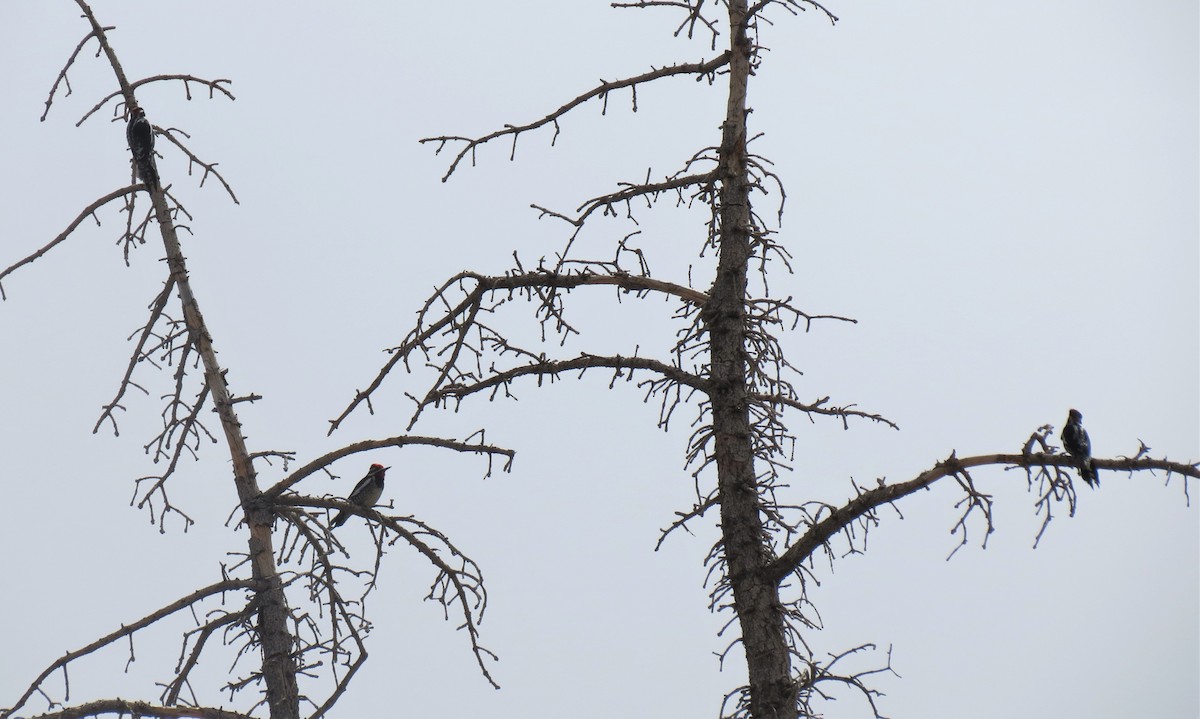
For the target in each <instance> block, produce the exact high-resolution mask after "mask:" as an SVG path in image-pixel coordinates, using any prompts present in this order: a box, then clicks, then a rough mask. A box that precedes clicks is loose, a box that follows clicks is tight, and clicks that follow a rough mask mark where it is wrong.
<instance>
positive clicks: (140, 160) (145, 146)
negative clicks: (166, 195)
mask: <svg viewBox="0 0 1200 719" xmlns="http://www.w3.org/2000/svg"><path fill="white" fill-rule="evenodd" d="M125 140H126V141H127V142H128V143H129V151H130V152H132V153H133V164H134V166H135V167H137V174H138V177H140V178H142V182H144V183H146V192H153V191H154V190H155V189H157V188H158V170H157V169H155V167H154V128H153V127H151V125H150V121H149V120H147V119H146V111H145V110H143V109H142V108H140V107H135V108H133V112H132V113H130V116H129V124H128V125H126V126H125Z"/></svg>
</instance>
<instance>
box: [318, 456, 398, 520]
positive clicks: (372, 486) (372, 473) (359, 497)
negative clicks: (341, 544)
mask: <svg viewBox="0 0 1200 719" xmlns="http://www.w3.org/2000/svg"><path fill="white" fill-rule="evenodd" d="M389 469H391V467H384V466H383V465H382V464H372V465H371V469H369V470H367V476H365V477H363V478H362V479H360V480H359V481H358V484H356V485H354V490H353V491H352V492H350V496H349V497H346V501H348V502H350V503H351V504H356V505H358V506H360V507H362V508H363V509H370V508H371V507H374V506H375V503H376V502H378V501H379V497H380V495H382V494H383V475H384V473H385V472H387V471H388V470H389ZM349 518H350V511H349V510H346V509H343V510H342V511H341V512H338V516H336V517H334V518H333V523H332V524H331V525H330V526H331V527H340V526H342V525H343V524H345V523H346V520H347V519H349Z"/></svg>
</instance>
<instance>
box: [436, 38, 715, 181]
mask: <svg viewBox="0 0 1200 719" xmlns="http://www.w3.org/2000/svg"><path fill="white" fill-rule="evenodd" d="M728 63H729V53H722V54H721V55H718V56H717V57H715V58H713V59H711V60H705V61H703V62H696V63H683V64H679V65H669V66H667V67H663V68H659V69H657V70H653V69H652V70H650V71H649V72H644V73H642V74H641V75H635V76H633V77H627V78H623V79H621V80H614V81H612V82H609V81H606V80H601V81H600V84H599V85H597V86H595V87H593V88H592V89H591V90H588V91H587V92H585V93H583V94H582V95H579V96H578V97H576V98H575V99H573V100H571V101H569V102H567V103H566V104H565V105H563V106H561V107H559V108H558V109H557V110H555V111H553V112H551V113H550V114H548V115H546V116H545V117H543V118H541V119H540V120H534V121H533V122H530V123H528V124H526V125H505V127H504V129H503V130H496V131H495V132H492V133H489V134H487V135H483V136H482V137H477V138H470V137H462V136H458V135H442V136H439V137H426V138H423V139H421V140H420V142H421V143H422V144H424V143H427V142H436V143H438V147H437V150H436V151H435V152H436V153H441V151H442V150H443V149H444V148H445V147H446V145H447V144H448V143H451V142H461V143H463V148H462V149H461V150H459V152H458V154H457V155H455V157H454V161H453V162H451V163H450V169H448V170H447V171H446V174H445V175H443V176H442V182H446V181H447V180H449V179H450V176H451V175H453V174H454V171H455V169H457V168H458V164H459V163H460V162H462V159H463V158H464V157H466V156H467V154H468V153H470V154H471V157H472V164H474V156H475V148H477V147H479V146H480V145H484V144H487V143H489V142H491V141H492V140H495V139H498V138H501V137H506V136H511V137H512V138H513V153H515V152H516V138H517V136H519V135H520V134H521V133H522V132H527V131H529V130H535V129H537V128H540V127H543V126H545V125H548V124H554V127H555V131H554V138H553V139H551V141H550V144H552V145H553V144H554V141H555V140H556V139H557V138H558V119H559V118H561V117H562V116H563V115H565V114H567V113H568V112H570V111H571V110H573V109H575V108H576V107H578V106H579V105H582V104H583V103H585V102H588V101H589V100H594V99H596V98H601V99H606V98H607V97H608V93H610V92H612V91H613V90H620V89H621V88H625V87H636V86H637V85H640V84H642V83H646V82H651V81H653V80H658V79H659V78H664V77H671V76H673V75H700V76H704V75H709V76H711V75H712V74H713V73H715V72H716V71H717V70H718V69H720V68H722V67H724V66H725V65H727V64H728ZM510 159H512V157H511V156H510Z"/></svg>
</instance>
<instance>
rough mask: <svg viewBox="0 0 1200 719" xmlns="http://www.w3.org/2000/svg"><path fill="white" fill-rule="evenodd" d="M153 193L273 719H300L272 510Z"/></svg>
mask: <svg viewBox="0 0 1200 719" xmlns="http://www.w3.org/2000/svg"><path fill="white" fill-rule="evenodd" d="M153 198H154V214H155V216H156V217H157V219H158V226H159V228H160V229H161V232H162V237H163V245H164V246H165V248H166V252H167V265H168V267H170V271H171V279H172V280H173V281H174V282H175V286H176V287H177V288H178V289H179V299H180V302H181V304H182V305H183V315H184V320H185V321H186V322H187V327H188V332H189V334H191V335H192V338H191V341H192V344H193V345H194V346H195V347H196V349H197V351H198V352H199V353H200V359H201V362H202V364H203V365H204V383H205V385H206V386H207V387H208V390H209V391H210V392H211V393H212V398H213V405H214V407H215V409H216V412H217V416H218V417H219V418H220V420H221V429H222V430H223V431H224V433H225V440H226V441H227V442H228V446H229V455H230V457H231V459H232V460H233V474H234V477H233V478H234V484H235V485H236V486H237V493H238V500H239V501H240V502H241V505H242V509H243V511H244V519H245V522H246V526H247V527H248V528H249V531H250V539H249V550H248V553H249V557H250V567H251V572H252V575H251V576H252V577H253V578H254V580H255V584H256V585H257V597H256V600H255V601H256V603H257V605H258V606H257V609H258V630H259V641H260V642H261V643H262V647H261V649H262V657H263V663H262V676H263V681H264V682H265V683H266V693H267V704H268V705H269V706H270V710H271V719H298V718H299V716H300V703H299V690H298V688H297V685H296V662H295V658H294V653H293V649H294V645H295V641H294V639H293V637H292V634H291V631H290V630H289V628H288V606H287V597H286V596H285V595H284V592H283V584H282V582H280V579H279V571H278V568H277V567H276V565H275V549H274V545H273V542H272V532H271V525H272V521H273V517H274V514H273V512H272V510H271V505H270V503H269V502H263V501H260V499H261V495H262V490H260V489H259V487H258V482H257V480H256V474H255V471H254V463H253V461H252V460H251V458H250V450H249V449H248V448H247V447H246V438H245V437H244V436H243V435H242V423H241V422H240V421H239V420H238V417H237V413H236V412H235V411H234V408H233V399H232V397H230V395H229V388H228V386H227V385H226V384H225V376H224V375H225V371H224V370H223V369H222V368H221V364H220V362H219V361H218V360H217V352H216V350H215V349H214V348H213V344H212V336H211V335H210V334H209V332H208V325H206V324H205V323H204V316H203V315H202V314H201V313H200V305H199V303H197V302H196V297H195V295H193V294H192V286H191V282H190V281H189V279H188V272H187V264H186V260H185V259H184V257H183V250H182V248H181V247H180V244H179V237H178V236H177V234H176V232H175V223H174V222H173V221H172V219H171V213H170V210H169V208H168V207H167V200H166V197H165V195H164V193H163V191H162V190H161V189H158V190H156V191H155V192H154V193H153Z"/></svg>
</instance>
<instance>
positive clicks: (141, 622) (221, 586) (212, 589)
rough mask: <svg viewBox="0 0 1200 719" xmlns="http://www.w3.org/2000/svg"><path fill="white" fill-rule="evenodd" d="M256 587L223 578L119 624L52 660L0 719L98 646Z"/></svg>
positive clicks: (246, 580)
mask: <svg viewBox="0 0 1200 719" xmlns="http://www.w3.org/2000/svg"><path fill="white" fill-rule="evenodd" d="M257 586H258V585H257V583H256V582H254V581H253V580H250V579H225V580H222V581H220V582H216V583H214V584H210V585H208V586H207V587H204V588H203V589H197V590H196V591H194V592H192V593H191V594H188V595H187V596H184V597H181V598H179V599H177V600H175V601H174V602H171V603H170V604H167V605H166V606H164V607H162V608H160V609H158V610H156V611H153V612H151V613H150V614H147V615H146V616H144V617H142V618H140V619H138V620H137V621H135V622H133V623H132V624H127V625H122V627H121V628H120V629H118V630H116V631H115V632H112V633H110V634H107V635H105V636H103V637H100V638H99V639H97V640H96V641H94V642H92V643H91V644H88V645H87V646H85V647H82V648H80V649H76V650H74V651H70V652H67V653H66V654H64V655H63V656H61V657H59V658H58V659H57V660H55V661H54V663H52V664H51V665H50V666H48V667H46V668H45V669H43V670H42V673H41V674H39V675H38V676H37V678H35V679H34V680H33V683H31V684H30V685H29V688H28V689H26V690H25V693H24V694H22V695H21V696H20V698H18V699H17V702H16V703H15V704H13V705H12V706H11V707H9V708H8V709H4V710H3V711H0V719H9V717H11V716H13V715H14V714H15V713H16V711H17V710H18V709H20V708H21V707H23V706H24V705H25V703H26V702H27V701H29V698H30V697H32V696H33V694H34V693H35V692H39V691H41V690H42V686H43V684H44V683H45V681H46V679H47V678H48V677H49V676H50V675H51V674H53V673H54V672H55V671H58V670H60V669H61V670H64V671H65V669H66V667H67V665H68V664H70V663H71V662H73V661H75V660H76V659H79V658H80V657H84V656H87V655H88V654H91V653H93V652H95V651H97V650H99V649H102V648H104V647H106V646H109V645H111V644H113V643H114V642H117V641H119V640H121V639H125V638H127V637H130V636H132V635H133V634H134V633H135V632H137V631H140V630H142V629H145V628H146V627H148V626H150V625H152V624H154V623H155V622H157V621H159V620H160V619H162V618H163V617H166V616H169V615H171V614H174V613H175V612H178V611H179V610H181V609H186V608H188V607H192V606H194V605H195V604H196V603H198V602H200V601H202V600H204V599H207V598H208V597H211V596H214V595H217V594H222V595H223V594H225V593H226V592H232V591H237V590H253V589H255V588H256V587H257ZM79 716H84V715H79ZM189 716H190V715H189Z"/></svg>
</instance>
